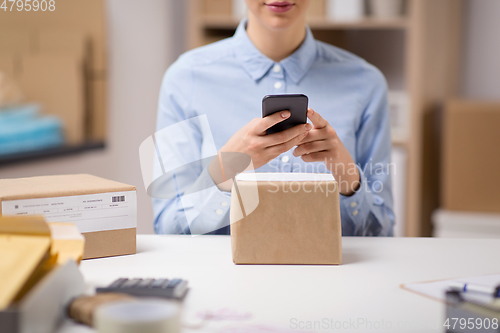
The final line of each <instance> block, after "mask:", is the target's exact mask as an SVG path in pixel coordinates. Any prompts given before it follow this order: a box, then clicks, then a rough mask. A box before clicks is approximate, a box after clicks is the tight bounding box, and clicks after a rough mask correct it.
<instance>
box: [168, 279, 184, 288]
mask: <svg viewBox="0 0 500 333" xmlns="http://www.w3.org/2000/svg"><path fill="white" fill-rule="evenodd" d="M179 283H181V279H173V280H172V281H170V283H169V284H168V285H167V288H175V287H177V285H178V284H179Z"/></svg>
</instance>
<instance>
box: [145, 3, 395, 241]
mask: <svg viewBox="0 0 500 333" xmlns="http://www.w3.org/2000/svg"><path fill="white" fill-rule="evenodd" d="M311 1H312V0H290V1H276V0H246V3H247V6H248V9H249V14H248V19H247V20H243V21H242V22H241V23H240V25H239V26H238V28H237V30H236V33H235V35H234V36H233V37H232V38H228V39H226V40H223V41H220V42H217V43H214V44H211V45H208V46H205V47H201V48H198V49H195V50H192V51H190V52H187V53H186V54H184V55H182V56H181V57H180V58H179V59H178V60H177V61H176V62H175V63H174V64H173V65H172V66H171V67H170V68H169V70H168V71H167V73H166V75H165V78H164V81H163V84H162V88H161V92H160V100H159V108H158V122H157V129H158V130H161V129H164V128H166V127H168V126H171V125H174V124H181V122H182V121H184V120H187V119H200V118H194V117H199V116H203V117H206V118H203V119H206V120H207V121H208V125H206V124H205V125H203V124H204V122H203V121H201V123H200V122H199V121H198V120H197V121H194V122H190V121H187V122H183V123H182V124H184V125H183V127H182V128H183V129H182V130H180V131H171V133H174V132H175V133H176V134H175V135H172V136H171V137H170V139H165V138H164V141H163V142H162V139H161V137H158V136H157V138H156V142H157V144H162V143H163V144H165V145H168V147H169V149H170V153H169V154H170V155H168V156H170V157H171V158H167V159H163V161H162V162H163V169H162V170H163V172H164V171H165V170H173V169H174V168H175V167H177V166H179V165H182V164H186V165H187V164H189V163H190V162H193V161H197V160H201V159H203V158H206V157H209V156H213V155H215V154H217V152H238V153H245V154H247V155H249V156H250V157H251V159H252V161H253V164H254V167H255V168H256V169H257V172H331V173H333V175H334V177H335V179H336V180H337V181H338V182H339V184H340V194H341V195H340V197H341V198H340V208H341V216H342V233H343V235H365V236H392V234H393V224H394V215H393V212H392V190H391V179H390V175H389V163H390V151H391V139H390V131H389V119H388V110H387V86H386V82H385V79H384V77H383V75H382V74H381V73H380V72H379V71H378V70H377V69H376V68H375V67H373V66H371V65H370V64H368V63H367V62H365V61H364V60H362V59H360V58H358V57H357V56H355V55H353V54H350V53H348V52H346V51H344V50H341V49H338V48H336V47H334V46H331V45H328V44H325V43H322V42H319V41H316V40H315V39H314V37H313V35H312V33H311V31H310V30H309V28H308V27H307V26H306V18H305V16H306V11H307V7H308V6H309V4H310V2H311ZM293 93H295V94H305V95H307V96H308V97H309V104H310V106H311V108H310V109H309V110H308V114H307V116H308V118H309V120H310V124H306V125H299V126H296V127H294V128H291V129H289V130H287V131H284V132H281V133H280V134H279V135H266V132H265V131H266V129H267V128H269V127H271V126H272V125H274V124H276V123H278V122H280V121H283V120H284V119H286V118H287V117H288V116H289V113H288V112H286V111H284V112H281V113H276V114H274V115H272V116H269V117H266V118H260V117H259V116H260V114H261V101H262V98H263V97H264V96H265V95H271V94H293ZM202 123H203V124H202ZM200 124H201V125H200ZM208 126H209V127H210V129H211V131H210V130H207V127H208ZM171 128H174V127H171ZM210 132H211V133H210ZM212 140H213V141H212ZM207 142H213V144H212V146H213V147H208V148H207V147H206V143H207ZM166 160H167V161H166ZM189 165H190V167H188V168H183V169H179V170H178V172H174V177H169V180H167V181H166V182H170V183H171V184H170V186H174V185H175V188H177V189H179V188H186V184H188V183H196V186H198V188H204V189H205V190H202V191H184V190H178V193H177V196H176V197H175V198H171V199H153V200H154V211H155V230H156V232H157V233H196V234H198V233H209V232H213V233H217V234H227V233H229V227H228V225H229V205H228V203H229V202H230V193H229V192H228V191H226V189H223V188H222V187H221V188H219V187H217V186H215V183H217V184H219V180H218V179H215V178H216V177H217V176H216V175H215V174H214V172H213V170H212V168H211V167H206V166H204V165H202V163H200V164H196V163H194V164H193V163H191V164H189ZM193 165H197V166H193ZM156 172H157V173H159V172H162V171H160V170H159V168H156ZM214 179H215V182H214ZM179 184H180V185H179ZM165 185H166V186H167V185H168V184H165ZM179 186H180V187H179ZM187 192H189V194H188V193H187Z"/></svg>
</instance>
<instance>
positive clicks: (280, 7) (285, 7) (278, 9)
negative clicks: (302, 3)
mask: <svg viewBox="0 0 500 333" xmlns="http://www.w3.org/2000/svg"><path fill="white" fill-rule="evenodd" d="M266 6H267V8H269V9H270V10H272V11H273V12H275V13H284V12H287V11H289V10H290V9H292V7H293V6H294V4H293V3H290V2H286V1H283V2H277V1H276V2H271V3H266Z"/></svg>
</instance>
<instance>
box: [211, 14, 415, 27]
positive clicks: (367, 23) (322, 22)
mask: <svg viewBox="0 0 500 333" xmlns="http://www.w3.org/2000/svg"><path fill="white" fill-rule="evenodd" d="M239 22H240V21H239V20H238V19H235V18H233V17H230V16H203V17H202V20H201V26H202V27H203V28H204V29H221V30H234V29H236V27H237V26H238V24H239ZM308 24H309V27H310V28H311V29H332V30H335V29H338V30H344V29H353V30H356V29H370V30H382V29H406V28H407V27H408V26H409V22H408V19H407V18H405V17H403V18H398V19H390V20H388V19H383V20H382V19H373V18H365V19H362V20H358V21H332V20H330V19H327V18H315V19H309V21H308Z"/></svg>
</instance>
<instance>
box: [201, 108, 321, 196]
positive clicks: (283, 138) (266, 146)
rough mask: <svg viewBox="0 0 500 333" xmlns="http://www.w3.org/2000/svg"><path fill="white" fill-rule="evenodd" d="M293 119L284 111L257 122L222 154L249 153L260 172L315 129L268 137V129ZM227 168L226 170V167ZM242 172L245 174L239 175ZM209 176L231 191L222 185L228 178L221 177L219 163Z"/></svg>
mask: <svg viewBox="0 0 500 333" xmlns="http://www.w3.org/2000/svg"><path fill="white" fill-rule="evenodd" d="M289 117H290V112H289V111H281V112H276V113H274V114H272V115H270V116H267V117H264V118H256V119H253V120H252V121H251V122H249V123H248V124H247V125H245V126H244V127H243V128H241V129H240V130H239V131H238V132H236V133H235V134H234V135H233V136H232V137H231V139H229V141H228V142H227V143H226V144H225V145H224V146H223V147H222V148H221V150H220V151H219V153H245V154H247V155H248V156H250V158H251V159H252V163H253V167H254V169H258V168H260V167H261V166H263V165H264V164H266V163H268V162H270V161H271V160H273V159H274V158H276V157H277V156H279V155H280V154H282V153H284V152H287V151H288V150H290V149H292V148H293V147H295V146H297V145H298V144H299V143H300V142H301V141H302V140H303V139H304V138H305V137H306V135H307V133H308V132H309V131H310V130H311V129H312V126H311V125H310V124H301V125H297V126H295V127H292V128H289V129H287V130H286V131H282V132H279V133H274V134H269V135H266V130H267V129H268V128H270V127H272V126H274V125H276V124H278V123H280V122H282V121H284V120H286V119H288V118H289ZM224 168H226V167H225V166H224ZM241 171H243V170H240V171H239V172H241ZM209 173H210V176H211V177H212V179H213V180H214V182H215V183H216V184H218V186H219V188H220V189H221V190H230V188H229V189H227V188H221V186H220V185H219V184H221V183H222V182H223V181H225V180H226V179H225V178H226V177H222V176H221V172H220V164H219V161H216V159H214V161H212V163H211V164H210V166H209ZM233 173H234V172H233ZM222 178H224V179H222Z"/></svg>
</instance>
